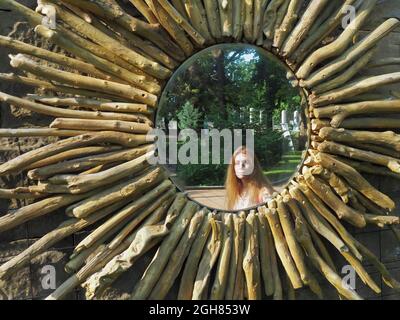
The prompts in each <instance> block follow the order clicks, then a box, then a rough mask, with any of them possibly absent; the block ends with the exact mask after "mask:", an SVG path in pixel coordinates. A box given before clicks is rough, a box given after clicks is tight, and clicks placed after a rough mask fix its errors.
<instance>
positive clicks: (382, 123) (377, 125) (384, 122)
mask: <svg viewBox="0 0 400 320" xmlns="http://www.w3.org/2000/svg"><path fill="white" fill-rule="evenodd" d="M340 126H341V127H342V128H345V129H397V128H400V119H397V118H380V117H379V118H377V117H368V118H351V119H346V120H344V121H343V122H342V124H341V125H340Z"/></svg>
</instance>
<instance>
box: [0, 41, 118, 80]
mask: <svg viewBox="0 0 400 320" xmlns="http://www.w3.org/2000/svg"><path fill="white" fill-rule="evenodd" d="M0 46H3V47H6V48H9V49H12V50H13V51H18V52H19V53H25V54H28V55H31V56H35V57H37V58H40V59H44V60H46V61H50V62H54V63H57V64H59V65H61V66H65V67H68V68H72V69H75V70H77V71H79V72H82V73H87V74H90V75H93V76H95V77H97V78H100V79H105V80H113V81H115V77H112V76H110V75H109V74H106V73H104V72H102V71H101V70H98V69H96V68H95V67H94V66H93V65H91V64H89V63H86V62H83V61H80V60H77V59H74V58H70V57H66V56H64V55H62V54H59V53H55V52H52V51H49V50H45V49H42V48H38V47H35V46H32V45H30V44H27V43H24V42H21V41H18V40H15V39H12V38H10V37H4V36H0Z"/></svg>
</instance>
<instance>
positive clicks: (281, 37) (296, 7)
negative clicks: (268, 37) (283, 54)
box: [273, 0, 304, 50]
mask: <svg viewBox="0 0 400 320" xmlns="http://www.w3.org/2000/svg"><path fill="white" fill-rule="evenodd" d="M303 3H304V0H291V1H289V6H288V8H287V11H286V14H285V16H284V18H283V21H282V23H281V24H279V26H278V28H277V29H276V30H275V35H274V42H273V46H274V47H275V48H278V49H279V50H280V49H281V47H282V45H283V43H284V42H285V40H286V38H287V37H288V35H289V34H290V32H292V30H293V28H294V26H295V23H296V22H297V20H298V14H299V11H300V8H301V6H302V5H303Z"/></svg>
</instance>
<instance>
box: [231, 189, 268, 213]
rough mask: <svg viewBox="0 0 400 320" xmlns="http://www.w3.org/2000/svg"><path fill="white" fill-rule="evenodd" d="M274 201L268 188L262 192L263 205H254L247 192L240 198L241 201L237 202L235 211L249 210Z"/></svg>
mask: <svg viewBox="0 0 400 320" xmlns="http://www.w3.org/2000/svg"><path fill="white" fill-rule="evenodd" d="M270 199H272V197H271V196H270V195H269V192H268V190H267V189H266V188H264V189H263V190H262V201H261V203H254V202H253V201H252V200H251V199H250V196H249V194H248V193H247V192H246V193H245V194H243V195H240V196H239V199H238V200H237V201H236V203H235V206H234V208H233V210H243V209H247V208H251V207H254V206H256V205H259V204H262V203H266V202H267V201H268V200H270Z"/></svg>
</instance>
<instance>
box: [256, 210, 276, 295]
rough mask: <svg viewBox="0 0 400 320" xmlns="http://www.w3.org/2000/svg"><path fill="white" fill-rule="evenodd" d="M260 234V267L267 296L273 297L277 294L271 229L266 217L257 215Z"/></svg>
mask: <svg viewBox="0 0 400 320" xmlns="http://www.w3.org/2000/svg"><path fill="white" fill-rule="evenodd" d="M257 217H258V234H259V235H260V237H259V239H260V266H261V274H262V277H263V282H264V290H265V294H266V295H267V296H272V295H273V294H274V292H275V288H274V275H273V267H272V255H273V254H275V252H274V250H275V249H274V244H273V238H272V233H271V229H270V227H269V224H268V221H267V219H266V217H265V216H263V215H261V214H257Z"/></svg>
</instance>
